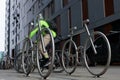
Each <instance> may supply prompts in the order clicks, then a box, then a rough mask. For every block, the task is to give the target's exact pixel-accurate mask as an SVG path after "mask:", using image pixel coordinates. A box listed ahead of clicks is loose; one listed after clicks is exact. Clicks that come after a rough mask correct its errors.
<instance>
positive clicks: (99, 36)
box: [84, 31, 111, 77]
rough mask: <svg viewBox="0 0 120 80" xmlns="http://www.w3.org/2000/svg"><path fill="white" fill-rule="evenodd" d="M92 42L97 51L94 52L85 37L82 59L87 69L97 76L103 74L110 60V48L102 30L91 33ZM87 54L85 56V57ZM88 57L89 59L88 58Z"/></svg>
mask: <svg viewBox="0 0 120 80" xmlns="http://www.w3.org/2000/svg"><path fill="white" fill-rule="evenodd" d="M91 38H92V40H93V44H94V46H95V49H96V51H97V53H94V51H93V48H92V46H91V42H90V40H89V39H87V41H86V43H85V46H84V61H85V65H86V67H87V70H88V71H89V72H90V73H91V74H92V75H95V76H97V77H99V76H101V75H103V74H104V73H105V72H106V71H107V69H108V67H109V65H110V61H111V48H110V43H109V41H108V39H107V37H106V36H105V35H104V34H103V33H102V32H98V31H96V32H93V33H92V34H91ZM86 56H87V57H86ZM88 58H89V60H88Z"/></svg>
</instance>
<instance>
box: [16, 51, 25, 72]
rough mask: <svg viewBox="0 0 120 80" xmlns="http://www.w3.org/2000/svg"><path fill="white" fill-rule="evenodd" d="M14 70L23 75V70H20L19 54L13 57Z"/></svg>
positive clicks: (20, 60) (20, 59)
mask: <svg viewBox="0 0 120 80" xmlns="http://www.w3.org/2000/svg"><path fill="white" fill-rule="evenodd" d="M14 69H15V70H16V71H17V72H18V73H23V68H22V53H19V54H17V55H16V56H15V60H14Z"/></svg>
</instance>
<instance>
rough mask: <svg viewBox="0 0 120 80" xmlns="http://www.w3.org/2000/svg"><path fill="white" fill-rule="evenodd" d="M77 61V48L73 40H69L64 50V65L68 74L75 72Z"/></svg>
mask: <svg viewBox="0 0 120 80" xmlns="http://www.w3.org/2000/svg"><path fill="white" fill-rule="evenodd" d="M77 60H78V52H77V46H76V44H75V42H74V41H73V40H67V41H66V42H65V43H64V45H63V48H62V65H63V68H64V71H65V72H66V73H67V74H69V75H71V74H72V73H73V72H74V71H75V69H76V67H77Z"/></svg>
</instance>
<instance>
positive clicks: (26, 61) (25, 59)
mask: <svg viewBox="0 0 120 80" xmlns="http://www.w3.org/2000/svg"><path fill="white" fill-rule="evenodd" d="M30 47H31V42H30V39H29V38H26V39H25V42H24V44H23V49H22V67H23V71H24V73H25V74H26V76H28V75H29V73H30V72H31V67H32V60H31V57H32V51H31V50H30Z"/></svg>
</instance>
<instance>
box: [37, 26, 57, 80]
mask: <svg viewBox="0 0 120 80" xmlns="http://www.w3.org/2000/svg"><path fill="white" fill-rule="evenodd" d="M44 32H46V33H47V34H49V35H50V42H49V44H48V45H47V46H46V47H45V49H46V51H47V53H48V55H49V61H50V65H49V66H48V67H47V68H46V67H41V64H40V59H42V57H43V56H42V55H41V53H40V46H39V44H40V40H38V44H37V45H38V49H37V67H38V72H39V74H40V75H41V76H42V77H43V78H44V79H46V78H47V77H48V76H49V75H50V74H51V72H52V71H53V64H54V56H55V55H54V54H55V44H54V39H53V36H52V33H51V31H50V29H49V28H42V29H41V31H40V33H44ZM41 36H43V35H42V34H41ZM38 39H40V35H39V38H38ZM43 41H44V40H43Z"/></svg>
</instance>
